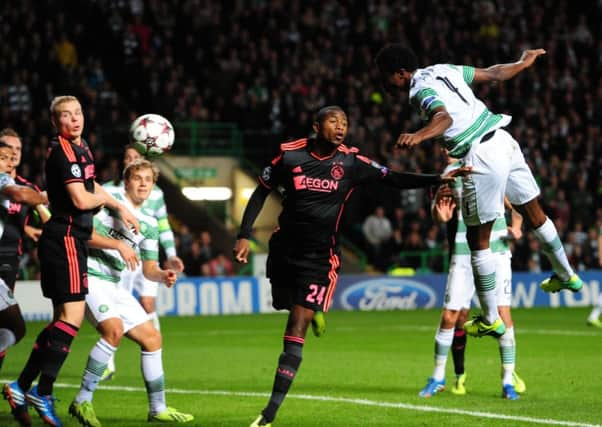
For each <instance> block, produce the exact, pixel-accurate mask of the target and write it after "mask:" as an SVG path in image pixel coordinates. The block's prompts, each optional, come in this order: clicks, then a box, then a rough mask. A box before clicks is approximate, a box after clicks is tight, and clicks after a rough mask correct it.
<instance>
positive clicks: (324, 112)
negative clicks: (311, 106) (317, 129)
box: [315, 105, 345, 123]
mask: <svg viewBox="0 0 602 427" xmlns="http://www.w3.org/2000/svg"><path fill="white" fill-rule="evenodd" d="M335 111H340V112H342V113H343V114H344V113H345V110H343V109H342V108H341V107H339V106H338V105H327V106H326V107H322V108H320V109H319V110H318V112H317V113H316V120H315V121H316V122H317V123H322V122H323V121H324V120H326V117H328V116H329V115H330V113H334V112H335Z"/></svg>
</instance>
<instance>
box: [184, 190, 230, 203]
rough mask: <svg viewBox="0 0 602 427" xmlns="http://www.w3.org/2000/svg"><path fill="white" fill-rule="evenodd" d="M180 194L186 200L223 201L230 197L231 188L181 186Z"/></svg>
mask: <svg viewBox="0 0 602 427" xmlns="http://www.w3.org/2000/svg"><path fill="white" fill-rule="evenodd" d="M182 194H184V196H186V197H187V198H188V200H193V201H199V200H210V201H223V200H230V199H231V198H232V189H230V188H229V187H183V188H182Z"/></svg>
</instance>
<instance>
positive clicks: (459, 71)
mask: <svg viewBox="0 0 602 427" xmlns="http://www.w3.org/2000/svg"><path fill="white" fill-rule="evenodd" d="M474 73H475V69H474V67H469V66H464V65H462V66H458V65H450V64H436V65H432V66H430V67H426V68H420V69H418V70H416V72H415V73H414V75H413V76H412V81H411V83H410V104H411V105H412V106H413V107H414V108H416V109H417V110H418V111H419V112H420V115H421V118H422V119H423V120H425V121H428V120H430V118H431V116H432V115H433V114H434V111H433V110H434V109H435V108H437V107H440V106H443V107H445V109H446V110H447V112H448V113H449V115H450V116H451V118H452V120H453V123H452V125H451V126H450V127H449V128H448V129H447V130H446V131H445V133H444V134H443V145H444V147H445V148H447V149H448V150H449V153H450V155H451V156H452V157H455V158H458V159H459V158H462V157H464V156H465V155H466V154H467V153H468V151H469V150H470V147H471V145H472V143H473V142H474V141H476V140H479V139H480V138H481V137H482V136H483V135H485V134H486V133H487V132H489V131H491V130H493V129H497V128H501V127H504V126H507V125H508V124H509V123H510V121H511V120H512V117H510V116H507V115H505V114H493V113H492V112H491V111H489V109H488V108H487V107H486V106H485V104H484V103H483V102H482V101H481V100H480V99H478V98H477V97H476V96H475V94H474V93H473V91H472V89H471V88H470V86H469V84H470V83H472V80H473V78H474Z"/></svg>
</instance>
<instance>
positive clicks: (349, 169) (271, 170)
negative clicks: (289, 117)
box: [259, 139, 389, 256]
mask: <svg viewBox="0 0 602 427" xmlns="http://www.w3.org/2000/svg"><path fill="white" fill-rule="evenodd" d="M280 149H281V151H280V153H279V154H278V156H277V157H276V158H274V159H273V160H272V162H271V164H270V165H269V166H267V167H266V168H264V169H263V172H262V174H261V176H260V177H259V182H260V183H261V184H262V185H263V186H265V187H266V188H269V189H274V190H279V191H281V193H282V196H283V201H282V207H283V209H282V212H281V214H280V216H279V218H278V223H279V226H280V233H281V234H282V235H283V237H284V238H285V239H286V241H287V242H289V244H290V245H292V246H294V249H296V250H298V251H299V253H300V254H301V253H302V254H304V255H307V254H308V253H312V252H315V253H316V255H317V256H322V255H323V254H324V253H328V251H329V250H330V249H331V248H333V247H336V246H337V232H338V228H339V223H340V220H341V215H342V213H343V209H344V207H345V202H346V201H347V199H348V198H349V196H350V195H351V193H352V191H353V189H354V188H355V187H356V186H357V185H358V184H362V183H368V182H378V181H380V180H383V179H384V178H385V177H386V176H387V174H388V173H389V170H388V169H387V168H386V167H383V166H381V165H379V164H377V163H376V162H374V161H372V160H370V159H368V158H366V157H364V156H362V155H360V154H359V153H358V150H357V149H356V148H350V147H347V146H345V145H343V144H341V145H339V146H338V147H337V149H336V151H335V152H334V154H332V155H330V156H328V157H323V158H320V157H318V156H317V155H316V154H315V153H313V152H311V150H310V148H309V147H308V140H307V139H300V140H297V141H293V142H289V143H286V144H282V145H281V146H280Z"/></svg>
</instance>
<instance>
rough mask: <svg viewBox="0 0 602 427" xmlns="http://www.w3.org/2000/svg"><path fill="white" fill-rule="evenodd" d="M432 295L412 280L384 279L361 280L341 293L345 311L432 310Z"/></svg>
mask: <svg viewBox="0 0 602 427" xmlns="http://www.w3.org/2000/svg"><path fill="white" fill-rule="evenodd" d="M436 299H437V297H436V295H435V292H434V291H433V290H432V289H431V288H430V287H428V286H426V285H424V284H422V283H420V282H416V281H414V280H407V279H397V278H384V279H371V280H364V281H361V282H359V283H356V284H355V285H352V286H350V287H349V288H347V289H345V290H344V291H343V294H342V295H341V304H342V306H343V308H344V309H345V310H366V311H368V310H411V309H415V308H432V307H434V306H435V302H436Z"/></svg>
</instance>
